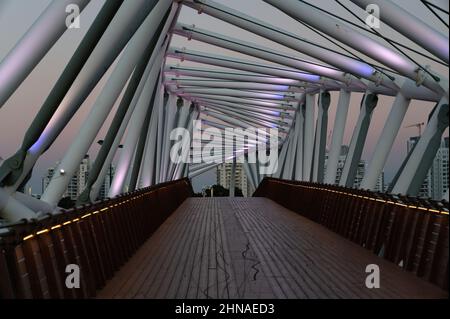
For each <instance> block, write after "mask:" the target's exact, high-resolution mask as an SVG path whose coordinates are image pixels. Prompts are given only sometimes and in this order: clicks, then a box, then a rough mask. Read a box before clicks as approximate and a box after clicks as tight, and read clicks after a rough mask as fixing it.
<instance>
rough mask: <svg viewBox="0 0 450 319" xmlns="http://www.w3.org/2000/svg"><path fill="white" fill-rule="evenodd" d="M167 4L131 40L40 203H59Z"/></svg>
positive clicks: (154, 10)
mask: <svg viewBox="0 0 450 319" xmlns="http://www.w3.org/2000/svg"><path fill="white" fill-rule="evenodd" d="M170 4H171V1H169V0H164V1H160V2H158V4H157V5H156V6H155V7H154V9H153V10H152V11H151V13H150V14H149V15H148V16H147V18H146V19H145V20H144V22H143V23H142V25H141V26H140V27H139V29H138V30H137V31H136V33H135V34H134V35H133V37H132V38H131V40H130V42H129V43H128V45H127V47H126V49H125V51H124V52H123V54H122V56H121V58H120V60H119V62H118V63H117V65H116V67H115V69H114V71H113V72H112V74H111V76H110V78H109V79H108V82H107V83H106V84H105V86H104V88H103V90H102V92H101V93H100V95H99V96H98V98H97V100H96V101H95V103H94V105H93V107H92V110H91V112H90V113H89V115H88V117H87V119H86V121H85V122H84V123H83V125H82V127H81V129H80V131H79V134H78V135H77V137H76V139H75V141H74V142H73V143H72V144H71V146H70V148H69V150H68V151H67V153H66V155H65V156H64V158H63V160H62V161H61V164H60V165H59V166H58V168H57V170H55V173H54V175H53V178H52V180H51V181H50V184H49V185H48V187H47V189H46V190H45V192H44V194H43V195H42V198H41V199H42V200H43V201H46V202H48V203H50V204H56V203H58V201H59V199H60V198H61V196H62V195H63V193H64V192H65V189H66V187H67V185H68V184H69V182H70V180H71V178H72V176H73V174H74V173H75V172H76V169H77V167H78V165H79V163H80V162H81V160H82V158H83V157H84V155H85V154H86V152H87V150H88V149H89V146H90V145H91V144H92V141H93V140H94V138H95V136H96V135H97V132H98V131H99V129H100V128H101V126H102V124H103V123H104V121H105V120H106V117H107V116H108V114H109V112H110V111H111V108H112V106H113V105H114V102H115V100H116V99H117V97H118V96H119V95H120V92H121V90H122V88H123V87H124V85H125V83H126V81H127V80H128V78H129V76H130V74H131V72H132V71H133V68H134V67H135V65H136V64H137V62H138V60H139V58H140V57H141V56H142V54H143V52H144V50H145V48H146V47H147V45H148V44H149V42H150V41H151V38H152V36H153V34H154V33H155V31H156V29H157V26H158V24H159V23H160V22H161V20H162V18H163V16H164V13H165V12H166V11H167V9H168V8H169V5H170Z"/></svg>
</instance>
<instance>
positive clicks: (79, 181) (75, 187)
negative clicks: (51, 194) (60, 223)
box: [42, 155, 90, 200]
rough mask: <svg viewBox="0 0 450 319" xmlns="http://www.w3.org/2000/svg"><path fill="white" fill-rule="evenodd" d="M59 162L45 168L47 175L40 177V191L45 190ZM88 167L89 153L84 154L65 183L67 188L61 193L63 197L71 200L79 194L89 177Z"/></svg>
mask: <svg viewBox="0 0 450 319" xmlns="http://www.w3.org/2000/svg"><path fill="white" fill-rule="evenodd" d="M58 165H59V162H57V163H56V165H55V167H50V168H49V169H48V170H47V175H46V176H44V178H43V179H42V192H44V191H45V189H46V188H47V186H48V184H50V181H51V179H52V177H53V174H54V172H55V169H56V167H58ZM89 167H90V160H89V155H86V156H85V157H84V158H83V160H82V161H81V163H80V166H79V167H78V170H77V172H76V173H75V174H74V175H73V176H72V178H71V179H70V182H69V185H67V189H66V191H65V193H64V194H63V197H70V199H72V200H76V199H77V198H78V196H79V195H80V194H81V192H82V191H83V189H84V188H85V187H86V183H87V181H88V177H89Z"/></svg>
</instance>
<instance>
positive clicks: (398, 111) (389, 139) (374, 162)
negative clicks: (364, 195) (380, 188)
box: [361, 92, 411, 190]
mask: <svg viewBox="0 0 450 319" xmlns="http://www.w3.org/2000/svg"><path fill="white" fill-rule="evenodd" d="M410 102H411V100H410V99H407V98H405V97H404V96H403V94H402V93H400V92H399V93H397V96H396V97H395V100H394V103H393V104H392V108H391V111H390V112H389V115H388V117H387V119H386V123H385V124H384V128H383V130H382V131H381V135H380V137H379V139H378V143H377V146H376V147H375V150H374V151H373V156H372V159H371V161H370V162H369V166H368V169H367V171H366V174H365V175H364V178H363V180H362V181H361V189H370V190H374V189H375V187H376V185H377V180H378V177H379V176H380V174H381V173H382V172H383V167H384V164H385V163H386V160H387V158H388V156H389V153H390V151H391V148H392V145H393V144H394V141H395V138H396V137H397V134H398V131H399V130H400V127H401V125H402V122H403V119H404V117H405V114H406V111H407V110H408V106H409V103H410Z"/></svg>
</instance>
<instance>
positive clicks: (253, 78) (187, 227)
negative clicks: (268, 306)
mask: <svg viewBox="0 0 450 319" xmlns="http://www.w3.org/2000/svg"><path fill="white" fill-rule="evenodd" d="M0 1H2V0H0ZM19 2H20V1H19ZM19 2H18V1H10V3H11V4H12V3H14V5H15V4H16V3H19ZM47 2H48V1H47ZM232 2H233V1H224V0H222V1H219V0H216V1H214V0H133V1H123V0H108V1H103V2H101V1H89V0H53V1H51V2H49V4H48V6H47V7H46V8H45V9H44V8H42V12H41V14H40V15H39V16H36V19H35V20H34V21H24V23H27V25H28V26H29V28H28V29H27V30H26V31H24V33H23V34H22V35H21V37H20V38H18V39H14V40H17V41H15V44H14V45H13V47H11V48H10V49H9V50H8V52H0V54H3V53H4V57H3V58H2V59H1V60H0V128H1V129H2V131H1V133H0V138H5V136H6V137H7V138H5V139H4V140H0V151H1V154H0V156H1V157H0V297H1V298H122V297H123V298H272V297H273V298H441V297H442V298H447V297H448V253H449V248H448V241H449V237H448V199H449V192H448V145H447V165H444V161H442V162H440V163H439V165H441V164H442V165H441V166H442V167H443V169H442V172H443V173H442V174H435V175H434V176H435V177H437V179H440V183H436V184H439V185H438V186H439V187H437V189H438V190H439V192H436V194H435V195H433V198H434V199H436V201H432V200H428V199H423V198H419V196H421V194H420V193H421V187H422V185H423V183H424V181H425V180H426V178H427V176H428V175H429V171H430V168H432V167H434V164H435V162H434V161H435V160H434V159H435V158H436V154H441V145H442V144H444V145H445V141H447V144H448V137H447V136H448V127H449V117H448V113H449V81H448V70H449V68H448V66H449V51H448V39H449V37H448V23H447V22H446V20H445V19H447V20H448V5H447V6H445V5H446V3H442V5H441V6H439V5H437V4H431V2H430V1H416V2H414V1H405V5H403V6H402V5H401V4H399V2H398V1H392V0H370V1H369V0H346V1H338V0H337V1H312V0H311V1H308V0H283V1H281V0H279V1H276V0H263V1H259V2H256V1H255V3H256V4H253V3H252V4H249V3H250V1H234V3H235V5H234V6H233V7H228V5H230V4H231V3H232ZM444 2H445V1H444ZM102 3H103V4H102ZM100 4H101V5H100ZM8 6H9V5H8ZM21 6H23V7H21ZM25 6H28V3H27V4H17V9H21V10H18V12H19V11H20V12H25V10H27V12H34V11H33V10H30V9H29V8H28V7H25ZM4 8H5V7H2V10H4ZM249 8H250V9H249ZM375 9H377V10H378V9H379V10H378V11H379V12H378V13H380V12H381V14H380V16H379V17H377V16H376V14H375V13H376V11H377V10H375ZM5 10H6V9H5ZM436 10H438V11H439V12H440V13H439V14H437V13H436ZM73 11H78V13H80V12H81V14H82V16H81V21H82V23H80V21H79V20H80V19H78V16H77V14H75V12H73ZM2 12H4V11H2ZM199 14H200V15H199ZM83 15H84V16H83ZM2 16H3V15H2ZM4 16H6V15H4ZM12 16H13V17H12V18H10V17H9V16H8V18H10V19H8V21H14V20H15V21H20V22H22V18H21V17H14V14H12ZM75 16H76V17H75ZM89 16H90V17H91V20H90V21H91V22H89V23H88V19H84V18H85V17H86V18H88V17H89ZM442 16H445V17H444V18H442ZM71 18H73V20H74V21H71ZM366 18H367V19H366ZM194 22H195V23H197V24H198V25H193V24H192V23H194ZM78 23H79V24H80V26H79V28H80V30H77V29H78V27H77V24H78ZM379 23H382V27H379ZM202 24H203V25H202ZM7 25H8V30H7V32H8V35H9V31H10V28H9V22H8V23H7ZM225 26H226V27H225ZM228 27H231V29H228ZM11 28H12V27H11ZM0 30H2V28H1V27H0ZM24 30H25V29H24ZM14 33H15V32H11V34H14ZM16 33H17V32H16ZM75 34H77V36H78V38H77V39H75V38H74V37H73V36H74V35H75ZM63 35H64V36H63ZM1 36H2V34H0V38H1ZM71 36H72V37H71ZM63 37H64V39H63ZM60 39H61V41H60ZM68 40H73V42H70V41H68ZM191 40H193V41H191ZM64 41H67V42H64ZM64 44H67V45H64ZM180 44H181V45H180ZM185 45H186V47H185ZM58 46H59V47H58ZM59 50H61V51H59ZM198 50H201V51H198ZM55 52H56V53H57V54H56V55H55V56H56V57H58V60H59V58H61V59H65V60H64V61H67V63H65V64H64V65H63V66H62V67H61V69H60V70H57V69H56V68H55V67H56V66H57V65H59V64H58V63H53V62H57V61H56V59H52V58H51V57H50V58H49V57H48V55H47V54H55ZM58 52H65V53H64V54H65V55H64V54H62V53H58ZM219 52H221V53H223V54H224V55H220V54H216V53H219ZM55 56H53V57H55ZM45 57H46V58H47V59H50V60H51V62H52V63H51V64H52V65H51V68H54V69H51V70H50V68H49V69H46V68H42V67H38V65H39V64H40V63H41V61H43V59H44V58H45ZM61 61H63V60H61ZM43 62H45V61H43ZM53 64H54V65H53ZM41 66H42V65H41ZM42 69H44V72H41V73H40V74H38V72H39V70H42ZM108 70H110V71H108ZM50 71H51V72H50ZM32 73H33V75H36V74H37V76H30V75H31V74H32ZM51 74H54V75H55V76H54V78H51ZM32 78H38V81H37V82H38V83H37V84H41V83H39V82H40V81H42V84H46V85H47V86H45V85H44V86H42V88H44V87H45V88H46V89H47V88H50V87H51V89H48V92H46V91H45V90H46V89H45V90H44V89H41V86H38V85H35V87H32V89H29V90H27V89H26V88H27V86H25V87H24V86H22V85H23V84H24V82H26V79H28V80H30V79H31V80H32ZM28 80H27V81H28ZM101 82H102V83H101ZM29 83H30V82H28V84H29ZM35 83H36V82H35ZM26 84H27V83H25V85H26ZM34 91H42V92H44V95H42V96H41V97H40V99H39V98H36V95H34V94H33V92H34ZM21 94H23V95H21ZM19 95H20V98H21V99H20V101H32V102H33V103H23V102H21V103H18V102H17V101H18V100H17V99H16V98H17V96H19ZM14 96H15V97H16V98H14ZM24 97H26V100H24V99H23V98H24ZM14 101H15V102H14ZM39 101H41V103H39ZM36 102H37V103H36ZM378 104H380V106H381V107H380V106H377V105H378ZM353 106H356V107H353ZM9 110H14V112H16V113H15V114H16V115H15V116H10V115H9V114H14V113H7V112H9ZM375 110H376V111H375ZM78 112H80V113H78ZM25 114H31V115H32V119H30V121H29V122H27V121H28V120H27V118H26V117H25V116H23V115H25ZM409 114H413V115H414V116H412V117H409ZM75 115H76V116H75ZM78 115H80V117H78ZM380 115H382V116H380ZM411 119H413V121H414V122H415V123H411V122H410V120H411ZM2 121H3V122H2ZM197 123H200V124H199V125H197ZM5 124H11V125H5ZM16 124H17V125H16ZM20 125H22V128H23V130H22V131H20V132H19V129H20V127H21V126H20ZM72 125H73V126H72ZM422 125H424V128H423V132H422ZM374 127H375V128H376V129H377V132H378V133H377V134H373V132H374V131H371V129H373V128H374ZM407 127H409V128H411V127H418V128H419V135H418V136H411V138H410V139H408V140H406V139H405V140H403V138H405V136H406V135H404V134H403V131H401V129H402V128H407ZM230 131H231V132H233V134H232V136H231V138H230V139H227V138H226V137H227V133H229V132H230ZM177 132H183V134H181V135H182V136H181V135H178V133H177ZM346 132H348V133H349V134H348V136H347V133H346ZM22 133H23V134H22ZM409 134H410V132H408V136H410V135H409ZM174 135H177V136H175V139H177V140H174ZM375 135H376V136H375ZM17 136H19V137H20V139H19V140H13V137H17ZM22 136H23V137H22ZM59 136H61V137H60V139H59V141H61V142H62V143H59V142H57V139H58V137H59ZM224 136H225V139H224V138H223V137H224ZM180 137H181V140H180ZM228 137H230V136H228ZM443 137H444V138H445V137H447V140H445V139H444V142H442V138H443ZM396 140H400V141H401V145H402V147H403V146H404V145H405V144H406V143H405V144H403V143H404V142H408V149H409V150H408V153H407V154H403V155H404V156H402V154H401V152H399V147H398V146H395V145H394V144H396ZM97 144H99V145H100V147H99V148H98V149H97V153H96V154H95V155H94V156H95V161H94V162H93V163H92V165H91V166H90V167H84V166H83V167H84V169H83V172H82V173H81V174H79V173H80V171H81V170H80V163H83V161H84V159H85V158H86V154H88V153H89V152H91V155H93V154H92V152H94V153H95V148H96V147H98V146H97ZM58 145H59V146H58ZM368 146H370V147H369V148H368ZM58 147H60V149H58ZM211 150H212V153H213V154H211ZM342 150H344V151H345V152H343V151H342ZM47 152H50V154H53V155H52V156H54V157H56V154H58V157H60V156H61V157H62V158H58V165H57V166H55V167H54V168H50V169H48V174H47V175H46V177H45V178H46V179H48V183H47V185H45V186H44V185H43V187H42V188H43V189H42V194H31V189H30V188H28V186H27V185H31V184H30V183H32V181H33V179H34V180H36V177H37V178H38V179H40V177H41V176H42V175H41V176H39V175H40V173H39V172H38V170H37V169H36V167H38V166H39V165H41V164H42V163H43V162H42V161H45V160H46V158H51V156H50V155H49V153H47ZM366 152H367V153H366ZM367 154H370V156H367ZM256 155H257V157H258V161H257V160H256ZM265 157H266V158H267V157H268V158H269V161H268V162H267V161H265V160H264V159H261V158H265ZM391 157H395V158H396V159H398V163H397V165H396V166H395V167H391V168H392V169H391V168H389V167H390V166H391V164H389V165H387V163H389V162H390V158H391ZM56 160H57V159H56V158H55V161H56ZM366 160H367V165H365V164H364V163H363V161H366ZM222 163H230V164H231V170H230V171H231V173H230V183H229V189H230V198H197V197H192V196H193V191H192V186H191V180H192V179H193V178H195V177H197V176H199V175H201V174H203V173H204V172H206V171H210V170H212V169H215V168H216V167H217V166H218V165H220V164H222ZM237 163H242V169H243V172H244V173H245V176H246V178H247V181H248V185H249V188H250V189H251V191H250V193H253V191H255V192H254V193H253V197H251V198H235V197H234V194H233V193H234V192H235V189H236V187H235V186H236V185H235V183H236V166H237ZM113 164H114V167H115V169H114V170H113ZM266 165H267V166H266ZM86 166H87V165H86ZM441 166H440V167H441ZM46 167H48V166H46ZM359 167H364V171H365V172H364V173H362V172H360V170H359ZM388 168H389V170H391V173H392V176H391V177H392V180H391V181H390V183H389V187H388V188H387V189H386V190H385V193H377V192H376V190H377V189H378V187H377V184H378V183H379V179H380V177H382V176H383V174H384V173H383V172H384V171H385V170H387V169H388ZM113 171H114V172H113ZM444 173H445V174H447V175H446V177H445V174H444ZM74 178H75V179H77V181H79V183H78V184H77V190H76V192H74V194H72V196H71V197H73V198H71V201H72V200H73V202H74V203H75V202H76V204H74V205H73V206H75V207H74V208H72V209H69V210H64V209H60V207H61V206H64V207H69V206H65V205H61V202H62V200H63V199H64V198H65V196H66V195H65V193H66V191H67V189H68V188H69V187H70V188H71V185H72V180H73V179H74ZM39 181H40V180H39ZM105 181H108V183H107V184H106V182H105ZM355 181H356V182H355ZM433 183H434V182H433ZM380 184H384V182H381V183H380ZM226 186H227V188H228V185H226ZM354 186H358V188H353V187H354ZM383 186H384V185H383ZM433 187H434V186H433ZM102 188H103V190H106V191H105V192H106V193H107V195H105V196H107V199H101V198H103V197H104V196H103V195H102V196H100V191H101V189H102ZM27 189H28V190H29V191H28V192H27V191H26V190H27ZM27 193H30V194H27ZM427 194H428V195H427V196H429V193H427ZM32 195H35V196H32ZM37 195H38V196H37ZM441 200H442V201H441ZM78 279H79V285H78ZM378 286H379V288H377V287H378ZM77 287H79V288H77Z"/></svg>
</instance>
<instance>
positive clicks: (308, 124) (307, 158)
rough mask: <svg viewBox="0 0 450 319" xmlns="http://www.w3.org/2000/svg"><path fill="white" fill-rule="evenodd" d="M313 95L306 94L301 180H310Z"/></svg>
mask: <svg viewBox="0 0 450 319" xmlns="http://www.w3.org/2000/svg"><path fill="white" fill-rule="evenodd" d="M315 100H316V99H315V96H314V94H306V104H305V137H304V140H303V150H304V153H303V180H304V181H308V182H309V181H310V180H311V168H312V160H313V153H314V109H315Z"/></svg>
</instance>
